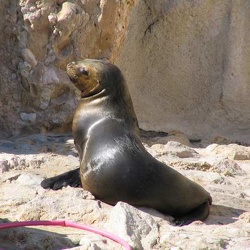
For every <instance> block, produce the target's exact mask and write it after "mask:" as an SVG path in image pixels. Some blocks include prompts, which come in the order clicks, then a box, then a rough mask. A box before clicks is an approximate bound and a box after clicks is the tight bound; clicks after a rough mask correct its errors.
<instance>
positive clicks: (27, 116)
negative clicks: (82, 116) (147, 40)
mask: <svg viewBox="0 0 250 250" xmlns="http://www.w3.org/2000/svg"><path fill="white" fill-rule="evenodd" d="M132 5H133V1H128V0H127V1H126V0H124V1H105V0H85V1H84V0H82V1H81V0H76V1H65V0H42V1H35V0H19V1H14V0H3V1H1V3H0V13H1V16H2V18H1V20H0V29H1V32H2V34H4V35H1V36H0V39H1V40H0V53H1V57H0V63H1V70H0V137H6V136H9V135H13V134H18V133H30V132H43V131H59V132H65V131H70V129H71V126H70V125H71V121H72V117H73V113H74V109H75V107H76V105H77V101H78V96H77V92H76V90H74V89H72V87H73V86H72V85H71V84H70V82H69V79H68V77H67V76H66V73H65V71H64V69H65V65H66V64H67V63H68V62H69V61H71V60H75V59H81V58H86V57H92V58H104V57H105V58H109V59H110V60H113V58H114V57H115V56H116V55H117V53H118V51H119V49H120V46H121V44H122V43H123V40H124V38H125V34H126V32H125V31H126V30H127V26H128V16H129V14H128V12H129V10H130V7H131V6H132Z"/></svg>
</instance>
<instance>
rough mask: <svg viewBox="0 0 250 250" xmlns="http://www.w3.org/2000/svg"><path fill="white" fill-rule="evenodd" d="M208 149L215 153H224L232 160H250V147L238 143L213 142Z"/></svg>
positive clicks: (223, 154)
mask: <svg viewBox="0 0 250 250" xmlns="http://www.w3.org/2000/svg"><path fill="white" fill-rule="evenodd" d="M206 151H207V152H209V153H210V154H214V155H222V156H224V157H228V158H229V159H232V160H250V147H244V146H241V145H237V144H229V145H227V146H225V145H218V144H211V145H209V146H208V147H207V148H206Z"/></svg>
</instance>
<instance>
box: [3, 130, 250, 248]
mask: <svg viewBox="0 0 250 250" xmlns="http://www.w3.org/2000/svg"><path fill="white" fill-rule="evenodd" d="M148 142H149V143H148V144H149V145H151V147H153V148H154V147H156V149H157V147H158V145H160V144H159V143H158V142H157V140H155V138H152V140H151V139H148ZM155 144H156V146H153V145H155ZM44 147H46V150H44ZM151 147H150V148H149V149H151ZM161 147H163V153H164V155H161V154H160V153H159V154H158V155H157V158H158V159H161V158H162V157H165V161H166V162H167V161H168V162H170V163H171V162H172V163H173V165H172V167H173V168H175V169H176V170H177V171H179V172H180V173H182V174H183V175H185V176H187V177H188V178H189V179H191V180H193V181H195V182H197V183H199V184H200V185H202V186H203V187H204V188H205V189H206V190H207V191H209V192H210V194H211V196H212V198H213V204H212V206H211V211H210V215H209V217H208V218H207V220H206V221H204V222H201V221H195V222H193V223H191V224H190V225H188V226H183V227H176V226H173V225H172V221H173V218H172V217H171V216H168V215H166V214H163V213H160V212H159V211H157V210H154V209H151V208H145V207H139V208H135V207H133V206H131V205H129V204H126V203H123V202H119V203H118V204H117V205H116V206H110V205H108V204H105V203H103V202H101V201H99V200H97V199H95V197H94V196H93V195H92V194H91V193H89V192H87V191H85V190H83V189H82V188H72V187H66V188H63V189H61V190H58V191H53V190H45V189H43V188H41V186H40V181H41V179H42V178H43V177H50V176H55V175H56V174H61V173H63V172H65V171H69V170H71V169H74V168H76V167H78V165H79V159H78V157H77V155H76V152H75V151H74V150H73V148H74V143H73V139H72V137H71V136H70V135H62V134H42V135H41V134H35V135H29V136H22V137H20V136H16V137H10V138H8V140H7V139H6V140H0V162H1V163H2V166H3V168H4V169H5V171H2V174H1V175H0V204H1V209H0V218H6V219H5V220H2V221H1V219H0V223H3V222H5V223H6V222H7V221H16V220H18V221H27V220H51V219H64V220H70V221H76V222H78V223H80V224H85V225H91V226H93V227H95V228H97V229H102V230H105V231H108V232H110V233H113V234H115V235H118V236H120V237H121V238H123V239H124V240H126V241H127V242H129V243H130V244H131V245H132V246H134V247H135V248H137V249H187V250H192V249H201V248H202V249H205V248H208V249H230V250H233V249H242V250H246V249H248V248H249V247H248V246H249V243H250V240H249V230H250V223H249V218H250V216H249V212H248V211H249V201H250V198H249V186H250V181H249V179H250V178H249V177H250V168H249V162H250V161H249V160H237V161H235V160H232V159H228V158H226V157H225V156H223V154H224V152H225V151H226V150H227V147H228V148H229V149H231V146H230V145H229V146H225V145H224V150H223V151H221V152H219V151H218V152H217V154H216V155H215V154H214V152H212V149H213V146H211V151H210V150H207V149H203V148H195V149H194V148H190V147H187V146H184V145H182V144H179V143H177V142H169V143H167V144H166V145H161V146H160V148H159V150H162V148H161ZM165 147H169V149H168V150H166V151H164V150H165ZM241 149H242V150H243V151H244V150H247V149H248V147H244V146H242V148H241ZM152 150H153V149H152ZM193 150H195V151H193ZM155 152H156V151H155ZM165 152H169V153H165ZM197 152H198V153H197ZM183 154H184V156H190V157H188V158H181V156H183ZM178 155H179V156H178ZM205 163H206V164H205ZM174 164H176V166H177V164H179V167H176V166H174ZM202 164H203V165H202ZM202 166H203V167H202ZM206 166H207V168H206ZM239 167H240V168H239ZM227 172H228V173H230V174H228V173H227ZM62 236H63V237H62ZM0 247H1V248H3V249H19V248H20V247H22V248H30V249H47V248H51V249H54V248H58V249H62V248H66V249H74V250H84V249H88V248H89V249H107V250H117V249H119V250H121V249H123V247H122V246H121V245H119V244H118V243H115V242H113V241H111V240H109V239H106V238H105V237H101V236H99V235H96V234H93V233H90V232H85V231H79V230H78V229H72V228H68V227H67V228H64V227H36V228H16V229H8V230H0Z"/></svg>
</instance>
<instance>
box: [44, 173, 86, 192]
mask: <svg viewBox="0 0 250 250" xmlns="http://www.w3.org/2000/svg"><path fill="white" fill-rule="evenodd" d="M41 186H42V187H43V188H45V189H53V190H58V189H61V188H62V187H66V186H71V187H81V186H82V184H81V179H80V168H77V169H74V170H71V171H68V172H66V173H63V174H60V175H57V176H55V177H51V178H48V179H45V180H43V181H42V182H41Z"/></svg>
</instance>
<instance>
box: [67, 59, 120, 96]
mask: <svg viewBox="0 0 250 250" xmlns="http://www.w3.org/2000/svg"><path fill="white" fill-rule="evenodd" d="M67 74H68V76H69V78H70V79H71V81H72V82H73V83H74V84H75V86H76V87H77V88H78V89H79V90H80V91H81V97H82V98H86V97H91V96H94V95H96V94H98V93H100V92H104V91H106V92H107V94H108V95H116V94H117V93H118V92H120V91H121V89H122V88H123V86H124V78H123V75H122V73H121V71H120V70H119V68H118V67H116V66H115V65H113V64H111V63H109V62H108V61H105V60H96V59H85V60H83V61H77V62H70V63H69V64H68V65H67Z"/></svg>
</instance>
